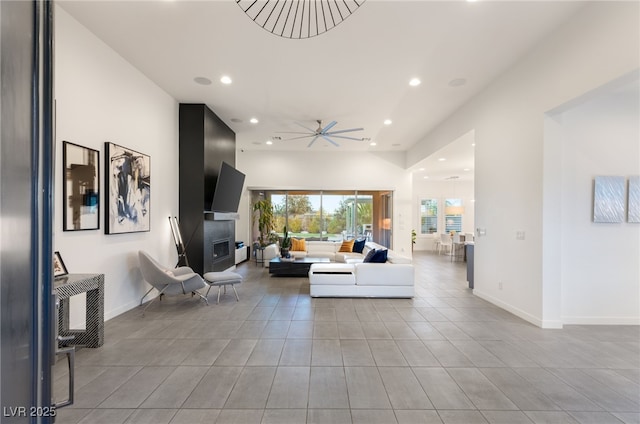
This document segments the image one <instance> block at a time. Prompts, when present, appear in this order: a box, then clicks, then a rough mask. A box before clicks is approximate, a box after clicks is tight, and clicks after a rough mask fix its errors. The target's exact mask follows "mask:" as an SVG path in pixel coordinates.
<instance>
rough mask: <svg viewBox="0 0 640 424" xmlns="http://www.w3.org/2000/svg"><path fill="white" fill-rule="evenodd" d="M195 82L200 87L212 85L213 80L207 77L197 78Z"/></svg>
mask: <svg viewBox="0 0 640 424" xmlns="http://www.w3.org/2000/svg"><path fill="white" fill-rule="evenodd" d="M193 81H194V82H195V83H196V84H200V85H211V80H210V79H209V78H205V77H195V78H194V79H193Z"/></svg>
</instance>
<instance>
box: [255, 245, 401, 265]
mask: <svg viewBox="0 0 640 424" xmlns="http://www.w3.org/2000/svg"><path fill="white" fill-rule="evenodd" d="M305 245H306V247H307V250H297V251H296V250H290V251H289V254H290V255H291V256H293V257H295V258H305V257H309V258H328V259H329V260H330V261H331V262H341V263H357V262H362V260H363V259H364V257H365V256H366V255H367V253H368V252H369V250H371V249H386V247H384V246H382V245H380V244H378V243H374V242H371V241H368V242H367V243H365V246H364V249H363V250H362V253H356V252H339V250H340V246H341V245H342V242H335V241H313V240H312V241H306V242H305ZM262 253H263V257H264V266H265V267H269V261H270V260H271V259H273V258H276V257H278V256H280V248H279V247H278V245H277V244H270V245H269V246H266V247H265V248H264V251H263V252H262ZM387 257H388V261H389V262H391V263H402V264H410V263H411V258H408V257H406V256H403V255H400V254H398V253H396V252H394V251H393V250H389V252H388V255H387Z"/></svg>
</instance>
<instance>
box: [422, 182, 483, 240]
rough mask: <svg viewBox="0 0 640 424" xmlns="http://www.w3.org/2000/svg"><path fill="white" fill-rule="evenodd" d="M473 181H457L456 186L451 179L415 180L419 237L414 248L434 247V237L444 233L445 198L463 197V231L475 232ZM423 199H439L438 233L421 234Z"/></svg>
mask: <svg viewBox="0 0 640 424" xmlns="http://www.w3.org/2000/svg"><path fill="white" fill-rule="evenodd" d="M473 186H474V184H473V181H456V183H455V187H454V185H453V183H452V182H451V181H430V180H425V179H420V178H418V179H417V180H414V182H413V204H414V215H413V217H414V218H413V228H415V229H416V233H417V237H416V244H415V245H414V247H413V248H414V250H431V249H433V242H434V238H439V237H440V234H442V233H444V228H445V222H444V213H443V211H444V201H445V199H450V198H456V199H462V205H463V206H464V215H463V217H462V232H463V233H474V232H475V231H474V228H475V226H474V224H475V222H474V216H475V207H474V206H475V202H474V193H473ZM423 199H438V206H439V208H440V209H439V210H440V213H439V214H438V215H439V217H438V233H437V234H436V235H433V234H428V235H421V234H420V201H421V200H423Z"/></svg>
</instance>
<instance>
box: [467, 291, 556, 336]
mask: <svg viewBox="0 0 640 424" xmlns="http://www.w3.org/2000/svg"><path fill="white" fill-rule="evenodd" d="M473 294H474V295H476V296H478V297H479V298H481V299H484V300H486V301H487V302H489V303H493V304H494V305H496V306H499V307H501V308H502V309H504V310H505V311H508V312H511V313H512V314H514V315H515V316H517V317H520V318H522V319H523V320H525V321H527V322H530V323H531V324H533V325H535V326H538V327H540V328H549V329H552V328H553V329H559V328H562V321H551V320H542V319H540V318H539V317H536V316H533V315H531V314H530V313H528V312H526V311H523V310H522V309H520V308H516V307H514V306H513V305H510V304H508V303H505V302H503V301H501V300H499V299H496V298H495V297H493V296H491V295H488V294H486V293H483V292H481V291H479V290H478V289H474V290H473Z"/></svg>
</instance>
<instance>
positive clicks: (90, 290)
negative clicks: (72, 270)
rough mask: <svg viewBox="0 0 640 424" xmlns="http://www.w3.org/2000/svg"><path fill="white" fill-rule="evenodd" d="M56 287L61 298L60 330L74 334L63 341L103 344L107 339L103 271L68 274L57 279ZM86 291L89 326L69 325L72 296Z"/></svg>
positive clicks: (63, 332)
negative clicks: (81, 328) (74, 326)
mask: <svg viewBox="0 0 640 424" xmlns="http://www.w3.org/2000/svg"><path fill="white" fill-rule="evenodd" d="M54 289H55V291H56V295H57V296H58V299H59V300H60V310H59V315H58V334H59V335H60V336H62V337H69V336H73V339H71V340H65V341H61V342H60V343H61V344H64V345H82V346H85V347H100V346H102V345H103V343H104V274H67V275H65V276H64V277H60V278H57V279H56V280H55V281H54ZM81 293H87V305H86V317H85V320H86V330H72V329H70V328H69V298H71V297H72V296H75V295H77V294H81Z"/></svg>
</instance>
